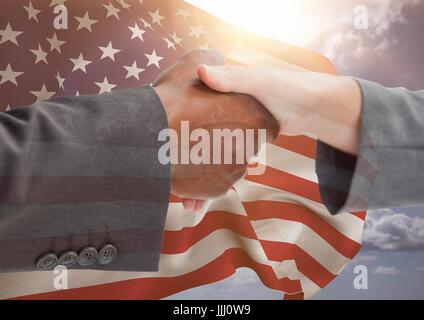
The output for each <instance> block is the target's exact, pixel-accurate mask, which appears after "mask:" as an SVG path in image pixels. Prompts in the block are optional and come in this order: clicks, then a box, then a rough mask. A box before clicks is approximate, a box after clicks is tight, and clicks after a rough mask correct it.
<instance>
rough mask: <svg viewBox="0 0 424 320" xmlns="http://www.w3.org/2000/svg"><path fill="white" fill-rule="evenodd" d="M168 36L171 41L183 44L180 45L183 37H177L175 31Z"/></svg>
mask: <svg viewBox="0 0 424 320" xmlns="http://www.w3.org/2000/svg"><path fill="white" fill-rule="evenodd" d="M169 36H170V37H171V38H172V41H174V43H175V44H177V45H179V46H181V47H182V46H183V45H182V42H183V39H181V38H179V37H178V36H177V34H176V33H175V32H174V34H170V35H169Z"/></svg>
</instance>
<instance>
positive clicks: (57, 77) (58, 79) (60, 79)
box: [55, 71, 65, 90]
mask: <svg viewBox="0 0 424 320" xmlns="http://www.w3.org/2000/svg"><path fill="white" fill-rule="evenodd" d="M55 77H56V80H57V83H58V84H59V88H61V89H63V90H64V89H65V87H64V86H63V83H64V82H65V79H64V78H62V77H61V76H60V74H59V71H58V72H57V74H56V75H55Z"/></svg>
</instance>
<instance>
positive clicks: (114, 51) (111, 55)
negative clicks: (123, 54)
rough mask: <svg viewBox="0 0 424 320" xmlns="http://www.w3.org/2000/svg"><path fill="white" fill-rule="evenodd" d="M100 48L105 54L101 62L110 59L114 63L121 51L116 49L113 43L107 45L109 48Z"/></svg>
mask: <svg viewBox="0 0 424 320" xmlns="http://www.w3.org/2000/svg"><path fill="white" fill-rule="evenodd" d="M98 48H99V49H100V50H101V51H102V52H103V54H102V56H101V58H100V60H103V59H105V58H110V59H111V60H112V61H115V54H117V53H118V52H120V51H121V50H119V49H114V48H113V47H112V41H109V44H108V45H107V47H98Z"/></svg>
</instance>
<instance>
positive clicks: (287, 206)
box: [243, 200, 361, 259]
mask: <svg viewBox="0 0 424 320" xmlns="http://www.w3.org/2000/svg"><path fill="white" fill-rule="evenodd" d="M243 205H244V207H245V209H246V212H247V214H248V216H249V218H250V219H251V220H264V219H272V218H279V219H284V220H289V221H296V222H299V223H302V224H304V225H307V226H308V227H309V228H311V229H312V230H313V231H314V232H315V233H316V234H318V235H319V236H320V237H321V238H323V239H324V240H325V241H327V242H328V243H329V244H330V245H331V246H332V247H333V248H334V249H336V250H337V251H338V252H340V253H341V254H342V255H344V256H345V257H347V258H350V259H352V258H353V257H354V256H355V255H356V254H357V253H358V251H359V250H360V249H361V245H360V244H359V243H357V242H355V241H353V240H352V239H350V238H348V237H346V236H345V235H344V234H343V233H341V232H340V231H339V230H337V229H336V228H335V227H333V226H332V225H331V224H329V223H327V222H326V221H325V220H323V219H322V218H320V217H319V216H318V215H317V214H316V213H315V212H313V211H312V210H310V209H308V208H306V207H304V206H301V205H298V204H294V203H287V202H277V201H263V200H261V201H253V202H244V203H243Z"/></svg>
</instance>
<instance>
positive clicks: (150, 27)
mask: <svg viewBox="0 0 424 320" xmlns="http://www.w3.org/2000/svg"><path fill="white" fill-rule="evenodd" d="M140 21H141V22H143V25H144V27H145V28H149V29H150V30H153V27H152V25H151V24H150V23H148V22H147V21H146V20H144V19H143V18H140Z"/></svg>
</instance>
